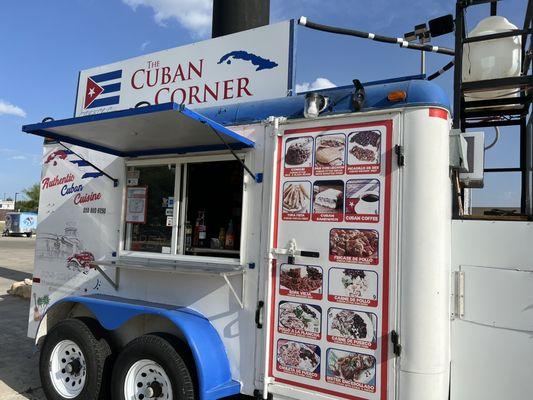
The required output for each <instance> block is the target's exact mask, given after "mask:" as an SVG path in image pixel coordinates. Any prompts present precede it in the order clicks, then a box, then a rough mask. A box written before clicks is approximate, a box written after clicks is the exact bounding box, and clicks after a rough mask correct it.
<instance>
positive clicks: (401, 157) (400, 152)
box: [394, 144, 405, 167]
mask: <svg viewBox="0 0 533 400" xmlns="http://www.w3.org/2000/svg"><path fill="white" fill-rule="evenodd" d="M394 152H395V153H396V156H397V161H398V166H399V167H403V166H404V165H405V156H404V154H403V146H400V145H399V144H397V145H396V146H394Z"/></svg>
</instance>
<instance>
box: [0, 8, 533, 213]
mask: <svg viewBox="0 0 533 400" xmlns="http://www.w3.org/2000/svg"><path fill="white" fill-rule="evenodd" d="M454 4H455V2H454V1H452V0H394V1H391V0H290V1H287V0H271V14H270V20H271V22H278V21H283V20H286V19H290V18H298V17H299V16H301V15H305V16H306V17H307V18H308V19H309V20H311V21H314V22H318V23H323V24H328V25H335V26H341V27H348V28H353V29H358V30H362V31H368V32H374V33H379V34H383V35H388V36H394V37H398V36H403V34H404V33H405V32H408V31H410V30H412V29H413V27H414V25H417V24H420V23H424V22H426V21H428V20H429V19H432V18H435V17H437V16H440V15H444V14H448V13H453V12H454V8H455V6H454ZM525 4H526V1H525V0H504V1H502V2H500V5H499V7H500V8H499V14H501V15H503V16H505V17H507V18H508V19H509V20H510V21H511V22H513V23H514V24H516V25H521V24H522V22H523V18H524V17H523V16H524V13H525V11H524V8H525ZM211 10H212V0H47V1H42V0H2V2H1V6H0V51H1V53H0V54H1V55H2V57H1V62H0V199H1V198H3V197H4V196H7V197H13V196H14V194H15V193H16V192H19V193H20V192H21V191H22V190H23V189H24V188H27V187H29V186H30V185H32V184H34V183H37V182H39V180H40V173H41V168H40V164H41V151H42V141H41V139H40V138H38V137H34V136H31V135H27V134H24V133H22V132H21V126H22V125H24V124H29V123H35V122H40V121H41V120H42V119H43V118H44V117H48V116H51V117H53V118H54V119H61V118H68V117H71V116H72V114H73V108H74V97H75V93H76V85H77V76H78V71H80V70H82V69H87V68H91V67H95V66H98V65H104V64H108V63H111V62H116V61H120V60H122V59H127V58H131V57H135V56H138V55H142V54H147V53H151V52H154V51H159V50H163V49H168V48H172V47H177V46H181V45H185V44H189V43H193V42H196V41H199V40H204V39H208V38H209V37H210V34H211ZM470 10H471V11H469V13H468V16H467V17H468V27H467V30H471V29H473V27H474V26H475V24H476V23H477V22H478V21H479V20H480V19H481V18H482V17H485V16H487V15H488V13H489V6H488V5H482V6H477V7H472V8H470ZM296 35H297V44H296V82H297V84H298V87H297V88H298V89H300V90H310V89H316V88H323V87H326V86H334V85H337V86H342V85H348V84H351V82H352V80H353V79H355V78H357V79H359V80H360V81H361V82H365V81H366V82H368V81H374V80H380V79H386V78H392V77H398V76H405V75H413V74H417V73H419V68H420V54H419V53H418V52H416V51H411V50H405V49H400V48H399V47H398V46H396V45H388V44H380V43H376V42H372V41H369V40H363V39H358V38H353V37H344V36H339V35H331V34H327V33H323V32H316V31H311V30H309V29H306V28H303V27H298V28H297V32H296ZM434 44H437V45H441V46H448V47H453V35H452V34H450V35H446V36H442V37H438V38H435V40H434ZM449 60H450V58H449V57H448V56H443V55H434V54H430V55H428V62H427V71H428V72H429V73H431V72H433V71H435V70H438V69H439V68H441V67H442V66H443V65H444V64H446V63H447V62H448V61H449ZM435 82H436V83H438V84H439V85H441V86H442V87H443V88H444V89H445V90H446V92H447V93H448V95H449V96H450V98H451V96H452V89H453V86H452V83H453V70H452V71H449V72H448V73H447V74H445V75H443V76H442V77H440V78H438V79H437V80H436V81H435ZM492 138H493V132H492V131H490V130H487V131H486V140H487V142H489V141H492ZM517 139H518V131H517V130H516V129H514V128H506V129H503V130H502V135H501V139H500V141H499V143H498V144H497V145H496V146H495V147H494V148H493V149H491V150H489V151H488V152H487V153H486V159H485V162H486V167H502V166H517V164H518V141H517ZM519 182H520V178H519V175H518V174H510V175H509V174H507V175H505V176H494V175H493V176H487V177H486V180H485V189H483V190H476V191H474V194H473V198H474V203H475V205H481V206H492V205H494V206H500V207H502V206H514V205H518V204H519V198H520V187H519Z"/></svg>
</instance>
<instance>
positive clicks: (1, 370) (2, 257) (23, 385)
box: [0, 237, 45, 400]
mask: <svg viewBox="0 0 533 400" xmlns="http://www.w3.org/2000/svg"><path fill="white" fill-rule="evenodd" d="M34 251H35V238H31V239H28V238H26V237H20V238H19V237H0V400H23V399H27V400H45V397H44V394H43V392H42V390H41V382H40V380H39V371H38V363H39V355H38V353H35V352H34V346H33V340H32V339H29V338H28V337H27V336H26V331H27V328H28V309H29V306H30V301H29V299H22V298H20V297H15V296H12V295H9V294H7V290H8V289H9V288H10V287H11V284H12V283H13V282H18V281H22V280H24V279H25V278H31V276H32V272H33V257H34Z"/></svg>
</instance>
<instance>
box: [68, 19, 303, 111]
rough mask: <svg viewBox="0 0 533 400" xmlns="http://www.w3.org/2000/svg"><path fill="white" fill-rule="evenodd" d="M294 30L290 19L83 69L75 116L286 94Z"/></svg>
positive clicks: (218, 102) (220, 102)
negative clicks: (169, 103) (163, 105)
mask: <svg viewBox="0 0 533 400" xmlns="http://www.w3.org/2000/svg"><path fill="white" fill-rule="evenodd" d="M293 31H294V28H293V21H285V22H280V23H277V24H273V25H268V26H264V27H260V28H256V29H252V30H248V31H244V32H239V33H235V34H232V35H227V36H222V37H218V38H214V39H209V40H205V41H202V42H198V43H193V44H190V45H187V46H182V47H176V48H173V49H169V50H163V51H159V52H156V53H151V54H147V55H144V56H140V57H135V58H131V59H128V60H124V61H119V62H116V63H113V64H108V65H104V66H100V67H96V68H91V69H88V70H84V71H81V72H80V75H79V80H78V92H77V97H76V109H75V116H76V117H79V116H83V115H91V114H98V113H103V112H109V111H117V110H123V109H128V108H132V107H135V106H136V105H137V104H139V103H141V102H147V103H149V104H152V105H153V104H161V103H168V102H174V103H178V104H184V105H185V106H187V107H188V108H195V107H205V106H215V105H222V104H229V103H238V102H245V101H258V100H264V99H269V98H276V97H284V96H286V95H287V94H288V92H289V91H290V89H292V84H293V82H292V39H293V38H292V36H293Z"/></svg>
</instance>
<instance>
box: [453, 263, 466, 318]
mask: <svg viewBox="0 0 533 400" xmlns="http://www.w3.org/2000/svg"><path fill="white" fill-rule="evenodd" d="M453 297H454V307H453V311H452V318H459V319H463V318H464V317H465V273H464V271H455V272H454V294H453Z"/></svg>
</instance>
